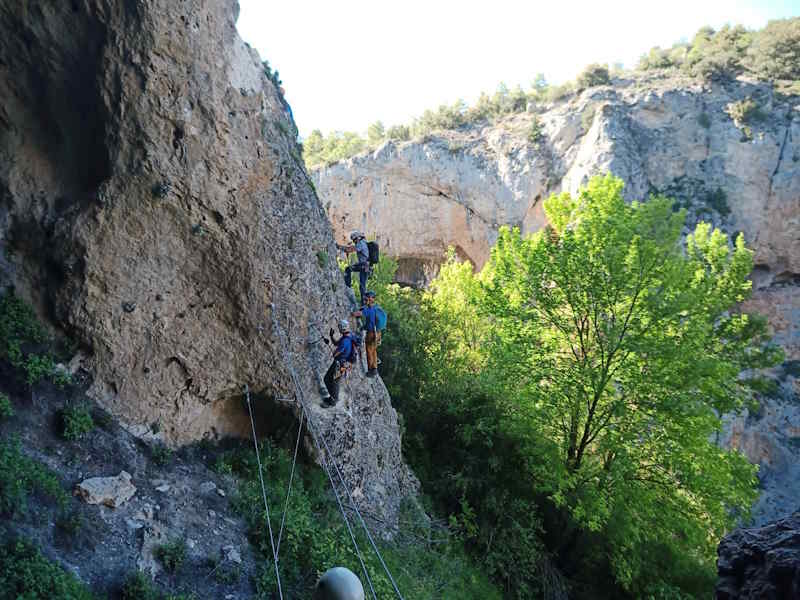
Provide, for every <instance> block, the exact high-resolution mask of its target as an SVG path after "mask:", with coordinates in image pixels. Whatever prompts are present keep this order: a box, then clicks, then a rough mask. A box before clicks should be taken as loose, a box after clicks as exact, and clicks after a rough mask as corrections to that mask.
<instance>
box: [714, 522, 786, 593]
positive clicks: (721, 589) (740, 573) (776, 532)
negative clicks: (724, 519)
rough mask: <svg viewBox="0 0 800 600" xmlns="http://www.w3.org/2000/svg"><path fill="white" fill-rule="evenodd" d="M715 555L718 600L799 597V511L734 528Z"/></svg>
mask: <svg viewBox="0 0 800 600" xmlns="http://www.w3.org/2000/svg"><path fill="white" fill-rule="evenodd" d="M717 555H718V559H717V570H718V573H719V578H720V579H719V582H718V583H717V589H716V597H717V600H744V599H755V598H774V599H775V600H778V599H783V598H786V599H789V598H800V512H796V513H794V514H793V515H792V516H791V517H788V518H786V519H781V520H780V521H777V522H775V523H771V524H769V525H766V526H764V527H761V528H753V529H738V530H736V531H734V532H733V533H731V534H730V535H728V536H726V537H725V538H724V539H723V540H722V542H720V544H719V548H717Z"/></svg>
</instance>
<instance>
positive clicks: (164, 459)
mask: <svg viewBox="0 0 800 600" xmlns="http://www.w3.org/2000/svg"><path fill="white" fill-rule="evenodd" d="M172 456H173V452H172V450H170V449H169V448H168V447H167V446H165V445H164V444H155V445H153V446H152V447H151V448H150V458H151V459H153V463H154V464H155V465H156V466H159V467H165V466H167V465H168V464H169V463H170V461H172Z"/></svg>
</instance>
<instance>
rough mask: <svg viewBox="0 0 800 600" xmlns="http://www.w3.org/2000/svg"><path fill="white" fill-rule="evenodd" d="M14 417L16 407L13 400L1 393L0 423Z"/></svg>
mask: <svg viewBox="0 0 800 600" xmlns="http://www.w3.org/2000/svg"><path fill="white" fill-rule="evenodd" d="M13 416H14V407H13V406H11V400H9V399H8V396H6V395H5V394H4V393H2V392H0V421H2V420H3V419H8V418H10V417H13Z"/></svg>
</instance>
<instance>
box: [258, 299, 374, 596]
mask: <svg viewBox="0 0 800 600" xmlns="http://www.w3.org/2000/svg"><path fill="white" fill-rule="evenodd" d="M271 308H272V311H271V313H272V322H273V325H274V326H275V328H276V329H277V330H278V332H279V334H280V335H282V337H283V338H284V339H285V341H286V342H287V344H286V345H285V346H284V347H285V348H289V344H288V336H286V334H285V332H284V331H283V330H282V329H281V326H280V324H279V323H278V320H277V319H276V318H275V305H271ZM287 366H288V368H289V375H290V376H291V378H292V383H293V384H294V388H295V391H296V393H297V400H298V401H299V402H300V404H301V406H302V408H303V411H304V412H305V414H306V419H308V431H309V433H311V439H312V440H313V441H314V446H315V447H316V448H317V451H318V452H319V453H320V455H321V456H322V468H323V469H324V470H325V474H326V475H327V476H328V480H329V481H330V482H331V488H332V489H333V493H334V496H335V497H336V503H337V504H338V505H339V512H341V513H342V518H343V519H344V524H345V526H346V527H347V533H348V534H350V540H351V541H352V542H353V547H355V549H356V556H357V557H358V562H359V563H360V564H361V570H362V572H363V573H364V578H365V579H366V580H367V584H368V586H369V589H370V591H371V592H372V597H373V598H374V599H375V600H378V595H377V594H376V593H375V588H374V587H373V585H372V579H371V578H370V576H369V571H367V565H366V564H364V559H363V557H362V556H361V549H360V548H359V547H358V542H357V541H356V536H355V534H354V533H353V529H352V527H351V526H350V520H349V519H348V518H347V514H346V513H345V511H344V507H343V506H342V501H341V499H340V498H339V492H338V491H337V489H336V483H335V482H334V480H333V475H331V471H330V468H329V467H328V462H327V460H325V453H324V452H323V451H322V448H321V447H320V445H319V442H318V441H317V434H316V432H315V427H314V423H313V421H312V419H311V412H310V411H309V410H308V408H307V407H306V402H305V395H304V394H303V389H302V388H301V387H300V384H299V383H298V379H297V373H296V372H295V370H294V367H293V366H292V363H291V361H288V363H287Z"/></svg>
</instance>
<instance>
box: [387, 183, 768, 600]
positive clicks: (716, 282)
mask: <svg viewBox="0 0 800 600" xmlns="http://www.w3.org/2000/svg"><path fill="white" fill-rule="evenodd" d="M622 189H623V183H622V181H621V180H619V179H617V178H614V177H612V176H607V177H604V178H595V179H592V180H591V181H590V182H589V184H588V185H587V186H586V187H585V188H584V189H582V190H581V191H580V193H579V194H577V195H574V196H573V195H570V194H569V193H563V194H560V195H557V196H552V197H550V198H549V199H548V200H546V201H545V205H544V207H545V212H546V213H547V217H548V219H549V222H550V223H551V226H550V227H548V228H547V229H546V230H543V231H540V232H538V233H536V234H534V235H532V236H527V237H526V236H522V235H520V233H519V232H518V231H512V230H509V229H504V230H502V231H501V233H500V236H499V239H498V241H497V244H496V246H495V247H494V248H493V250H492V255H491V260H490V261H489V263H487V265H486V266H485V267H484V269H483V270H482V271H481V272H480V273H478V274H474V273H473V272H472V268H471V265H469V264H464V263H458V262H457V261H456V260H455V259H454V258H453V257H452V256H451V258H450V259H449V260H448V262H447V263H446V264H445V265H444V266H443V268H442V272H441V274H440V276H439V277H438V279H437V280H436V281H435V282H434V284H433V285H432V287H431V290H430V291H429V292H428V293H426V294H425V295H424V296H423V297H422V298H421V299H419V304H418V306H417V308H416V309H413V310H414V311H415V312H413V313H412V312H409V313H408V314H409V318H408V319H405V318H404V321H406V322H407V323H409V322H410V323H417V328H416V329H414V330H413V331H411V330H406V331H405V332H404V333H403V336H404V337H406V339H407V340H410V339H411V338H412V337H413V341H410V343H411V344H413V346H414V351H413V352H410V353H407V354H408V364H407V365H406V366H407V367H409V370H408V371H405V372H402V369H403V367H402V366H398V365H395V366H393V367H392V370H389V369H387V370H386V372H385V374H384V377H385V379H386V380H387V382H388V384H389V386H390V389H391V390H392V392H393V397H394V395H395V394H397V400H398V406H399V408H400V410H401V412H403V414H404V417H405V418H406V424H407V427H408V431H409V434H408V435H407V438H410V439H407V446H408V450H409V454H410V456H411V457H412V463H415V464H414V466H415V468H417V469H418V471H419V472H420V473H421V478H422V480H423V484H424V485H425V486H426V488H427V490H428V492H429V493H432V495H433V496H434V498H435V499H438V501H439V502H441V503H442V507H444V508H445V509H446V510H448V511H449V512H452V513H453V514H454V515H455V519H456V523H458V524H460V526H461V527H462V530H463V532H464V535H465V539H466V540H467V541H468V543H470V544H473V546H474V547H475V548H483V549H484V550H485V548H487V547H489V548H492V550H493V551H494V549H495V546H494V544H496V543H498V541H499V540H502V541H503V549H502V552H501V551H500V550H499V549H498V550H496V552H490V553H489V555H488V556H487V559H486V564H487V568H489V569H490V572H491V574H492V575H493V577H494V578H495V579H496V580H499V581H505V582H506V584H507V585H506V592H507V593H508V594H509V596H514V597H520V598H522V597H530V596H525V595H524V594H526V593H527V594H531V593H542V590H541V588H540V587H537V586H540V584H541V581H540V579H541V571H540V570H538V569H534V568H533V567H532V566H531V564H532V563H533V564H534V565H543V564H548V562H549V561H550V560H552V561H555V563H556V564H558V565H559V566H560V567H561V568H562V570H563V571H564V573H565V574H566V575H567V576H568V577H570V578H573V580H574V581H573V584H574V585H575V586H577V587H579V583H576V582H580V580H581V579H582V578H584V577H587V576H590V577H592V576H597V575H598V573H600V574H602V573H605V574H606V576H607V577H608V578H609V582H608V585H610V586H616V588H617V590H618V591H619V593H625V594H630V595H632V596H634V597H645V596H647V595H658V594H661V593H667V592H666V591H665V590H667V591H668V590H672V591H673V592H676V593H686V594H698V593H709V586H711V585H713V579H714V558H715V548H716V543H717V542H718V541H719V539H720V537H721V536H722V535H723V534H724V533H725V532H726V531H727V530H729V529H730V528H732V527H733V526H734V525H735V524H736V523H737V522H738V520H739V519H742V518H746V517H747V515H748V514H749V509H750V506H751V505H752V503H753V501H754V500H755V498H756V496H757V491H756V478H755V473H756V470H755V467H754V466H753V465H751V464H750V463H749V462H748V461H747V460H746V459H745V458H744V457H743V456H742V455H741V454H740V453H738V452H736V451H730V450H725V449H723V448H720V447H719V446H718V445H717V444H716V443H715V436H716V433H717V432H718V431H719V429H720V426H721V419H720V416H721V415H722V414H723V413H727V412H731V411H736V410H739V409H741V408H742V407H743V406H745V405H746V404H747V403H748V402H751V401H752V397H753V396H752V390H751V388H750V386H749V385H748V380H747V378H746V377H743V376H742V375H741V374H742V373H749V372H751V371H750V370H751V369H756V368H759V367H763V366H767V365H772V364H774V363H775V362H776V361H777V360H779V358H780V352H779V351H778V350H777V349H776V348H775V347H774V346H772V345H771V344H769V338H768V336H767V332H766V325H765V321H764V320H763V319H761V318H759V317H755V316H752V315H748V314H745V313H742V312H740V311H738V310H736V306H737V305H738V303H739V302H741V301H742V300H744V299H745V298H747V296H748V294H749V293H750V282H749V280H748V276H749V273H750V270H751V268H752V253H751V251H750V250H748V249H747V248H746V247H745V244H744V241H743V238H742V237H741V236H740V237H739V238H738V239H737V240H736V241H735V243H731V242H730V241H729V240H728V237H727V236H726V235H725V234H724V233H723V232H721V231H719V230H715V229H712V228H711V227H710V226H709V225H707V224H705V223H700V224H699V225H698V226H697V228H696V229H695V230H694V232H692V233H691V234H690V235H689V236H688V237H686V238H685V239H684V238H683V237H682V230H683V225H684V220H685V213H684V211H679V212H673V210H672V205H673V202H672V201H671V200H669V199H666V198H660V197H656V198H650V199H649V200H648V201H647V202H642V203H640V202H633V203H630V204H628V203H626V202H625V201H624V199H623V195H622ZM390 295H391V294H390ZM395 298H397V296H395ZM393 309H394V310H400V311H402V310H407V311H411V309H410V308H406V309H404V308H403V307H402V306H396V307H393ZM412 329H413V328H412ZM387 339H388V346H389V349H391V348H392V343H393V342H392V341H391V335H389V336H387ZM420 354H421V355H422V356H420ZM393 360H397V361H398V362H400V363H402V362H403V361H404V355H403V354H402V353H400V354H398V355H397V356H396V357H393ZM395 368H398V369H400V370H399V371H397V373H401V372H402V376H401V377H399V378H395V377H394V374H395V372H394V369H395ZM404 381H405V382H409V383H410V382H411V381H413V385H412V386H411V388H412V389H411V390H410V392H411V393H410V394H409V393H407V390H405V389H403V388H398V387H395V386H396V384H397V383H402V382H404ZM411 394H413V396H412V395H411ZM434 473H435V475H434ZM482 556H486V555H485V554H483V555H482ZM547 557H550V558H547ZM537 577H538V578H539V579H537ZM511 582H513V584H512V583H511ZM593 583H594V585H597V581H594V582H593ZM519 590H525V591H524V592H520V591H519ZM515 594H516V596H515ZM520 594H521V595H520ZM578 597H580V593H578Z"/></svg>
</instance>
